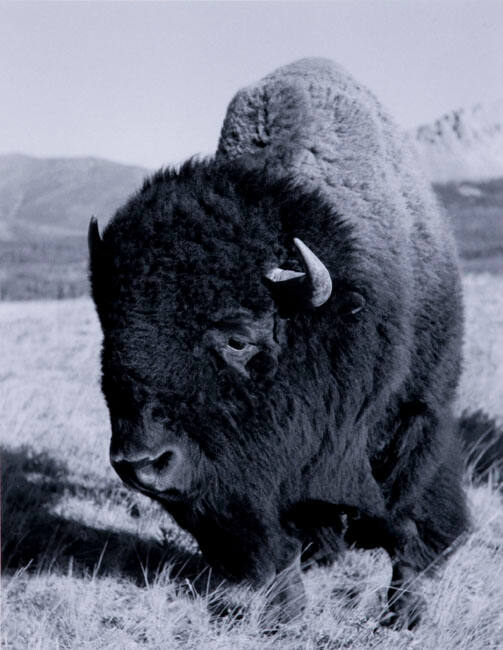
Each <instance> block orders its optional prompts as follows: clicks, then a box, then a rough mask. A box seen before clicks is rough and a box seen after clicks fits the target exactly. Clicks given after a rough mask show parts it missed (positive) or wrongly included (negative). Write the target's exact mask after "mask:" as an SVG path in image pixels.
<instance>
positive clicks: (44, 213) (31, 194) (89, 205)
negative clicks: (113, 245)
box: [0, 154, 148, 241]
mask: <svg viewBox="0 0 503 650" xmlns="http://www.w3.org/2000/svg"><path fill="white" fill-rule="evenodd" d="M147 173H148V170H146V169H143V168H142V167H133V166H131V165H121V164H118V163H114V162H110V161H109V160H102V159H99V158H34V157H31V156H24V155H21V154H7V155H2V156H0V241H1V240H3V241H12V240H27V239H28V240H31V239H37V240H38V239H40V238H42V239H50V238H54V237H65V236H74V235H76V236H79V235H80V236H82V235H85V233H86V230H87V225H88V223H89V219H90V217H91V216H92V215H93V214H94V215H96V216H97V217H99V218H100V219H101V221H103V220H107V219H108V218H109V217H110V216H111V215H112V214H113V212H114V211H115V210H116V209H117V208H118V207H119V206H120V205H121V203H123V202H124V200H125V199H126V198H127V197H128V196H129V195H130V194H131V193H132V192H133V191H134V190H135V189H136V188H138V187H139V186H140V185H141V183H142V180H143V178H144V177H145V175H146V174H147Z"/></svg>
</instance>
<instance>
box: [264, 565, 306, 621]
mask: <svg viewBox="0 0 503 650" xmlns="http://www.w3.org/2000/svg"><path fill="white" fill-rule="evenodd" d="M306 602H307V599H306V592H305V590H304V585H303V584H302V579H301V577H300V572H298V573H290V574H288V573H287V574H283V575H281V576H279V577H278V578H276V580H275V581H274V582H273V583H272V585H271V586H270V587H269V593H268V594H267V599H266V604H265V607H264V609H263V611H262V614H261V616H260V627H261V629H262V630H263V631H264V632H269V633H270V632H273V633H274V632H277V631H278V630H279V629H280V628H281V627H282V626H284V625H287V624H289V623H293V622H295V621H298V620H300V619H301V618H302V615H303V614H304V610H305V608H306Z"/></svg>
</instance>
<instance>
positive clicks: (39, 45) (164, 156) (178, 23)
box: [0, 0, 503, 168]
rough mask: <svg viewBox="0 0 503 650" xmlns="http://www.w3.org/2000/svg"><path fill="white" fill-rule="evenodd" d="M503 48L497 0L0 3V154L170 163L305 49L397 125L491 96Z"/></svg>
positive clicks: (502, 8)
mask: <svg viewBox="0 0 503 650" xmlns="http://www.w3.org/2000/svg"><path fill="white" fill-rule="evenodd" d="M502 43H503V0H347V1H346V0H344V1H343V0H340V1H339V0H333V1H332V2H286V1H285V2H258V1H253V2H236V1H231V2H209V1H208V2H190V1H188V0H184V1H183V2H170V1H165V2H143V1H141V0H136V1H132V0H129V1H126V2H92V1H90V2H89V1H88V2H70V1H61V2H43V1H40V0H39V1H38V2H18V1H14V2H5V1H3V0H0V98H1V99H0V153H8V152H19V153H26V154H31V155H36V156H51V157H53V156H99V157H103V158H110V159H112V160H116V161H119V162H126V163H132V164H139V165H143V166H146V167H149V168H155V167H159V166H161V165H166V164H177V163H179V162H181V161H182V160H184V159H185V158H187V157H188V156H190V155H193V154H196V153H203V154H207V153H211V152H213V151H214V150H215V148H216V145H217V141H218V134H219V130H220V126H221V123H222V120H223V117H224V115H225V110H226V107H227V104H228V103H229V100H230V99H231V98H232V96H233V95H234V93H235V92H236V91H237V90H238V89H239V88H241V87H243V86H245V85H247V84H249V83H253V82H254V81H257V80H259V79H260V78H261V77H263V76H264V75H265V74H267V73H268V72H271V71H272V70H274V69H275V68H277V67H279V66H280V65H283V64H285V63H289V62H291V61H294V60H295V59H298V58H302V57H306V56H325V57H328V58H331V59H333V60H335V61H337V62H338V63H340V64H342V65H343V66H344V67H345V68H346V69H347V70H348V71H349V72H350V73H351V74H353V76H355V77H356V78H357V79H358V81H360V82H361V83H363V84H365V85H367V86H368V87H369V88H370V89H371V90H372V91H373V92H374V93H375V94H376V95H377V96H378V97H379V99H380V100H381V101H382V102H383V104H384V105H385V106H386V107H387V109H388V110H389V111H390V113H391V114H392V115H393V116H394V118H395V120H396V121H397V122H398V123H399V124H401V125H402V126H404V127H407V128H409V127H412V126H416V125H419V124H423V123H428V122H431V121H432V120H434V119H436V118H437V117H439V116H441V115H442V114H443V113H445V112H447V111H450V110H452V109H454V108H459V107H462V106H472V105H473V104H476V103H478V102H490V101H492V100H498V99H503V44H502Z"/></svg>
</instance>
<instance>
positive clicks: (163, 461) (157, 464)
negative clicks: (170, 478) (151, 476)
mask: <svg viewBox="0 0 503 650" xmlns="http://www.w3.org/2000/svg"><path fill="white" fill-rule="evenodd" d="M173 456H174V453H173V452H172V451H165V452H164V453H163V454H161V455H160V456H158V457H157V458H156V459H155V460H153V461H152V467H153V468H154V469H155V470H157V471H158V472H162V471H164V470H166V469H168V467H169V465H170V464H171V461H172V459H173Z"/></svg>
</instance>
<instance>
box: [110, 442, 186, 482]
mask: <svg viewBox="0 0 503 650" xmlns="http://www.w3.org/2000/svg"><path fill="white" fill-rule="evenodd" d="M182 459H183V454H182V452H181V450H180V449H179V448H178V447H171V448H169V449H166V448H165V449H164V450H163V451H162V453H160V454H159V455H157V456H156V455H154V454H152V455H150V456H143V457H142V456H141V455H140V454H137V455H131V456H129V458H128V457H126V458H124V457H121V459H120V460H118V458H117V456H116V457H115V458H114V459H113V460H112V464H113V466H114V467H115V470H116V471H117V473H118V474H119V476H120V477H121V478H122V479H123V480H124V481H125V482H126V483H134V484H137V485H138V484H139V485H141V486H142V487H144V488H147V489H149V490H154V491H156V492H163V491H165V490H168V489H179V487H180V486H179V485H178V483H179V482H180V480H182V477H181V476H180V472H179V471H177V468H179V464H180V462H181V461H182Z"/></svg>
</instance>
